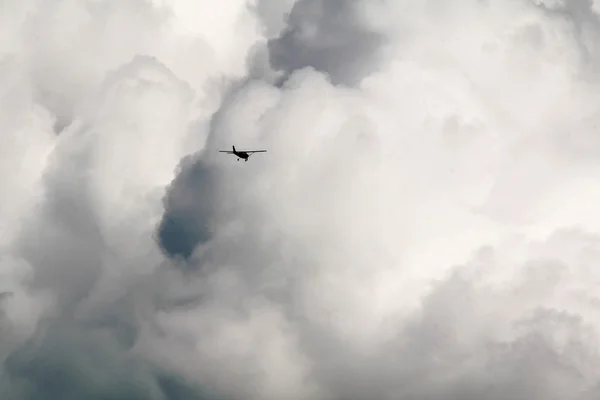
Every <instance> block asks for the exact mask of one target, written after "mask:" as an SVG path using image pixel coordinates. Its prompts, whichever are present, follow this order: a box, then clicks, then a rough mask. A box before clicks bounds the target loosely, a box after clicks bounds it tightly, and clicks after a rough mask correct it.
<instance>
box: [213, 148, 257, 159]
mask: <svg viewBox="0 0 600 400" xmlns="http://www.w3.org/2000/svg"><path fill="white" fill-rule="evenodd" d="M231 147H232V148H233V151H229V150H219V153H227V154H233V155H235V156H237V157H238V159H237V160H238V161H240V158H243V159H244V160H245V161H248V158H250V156H251V155H252V154H254V153H266V152H267V151H266V150H236V149H235V146H231Z"/></svg>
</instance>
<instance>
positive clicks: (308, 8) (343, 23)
mask: <svg viewBox="0 0 600 400" xmlns="http://www.w3.org/2000/svg"><path fill="white" fill-rule="evenodd" d="M360 5H361V1H355V0H352V1H346V0H328V1H325V0H300V1H296V2H295V3H294V6H293V7H292V9H291V11H290V13H289V15H287V18H286V22H287V24H286V26H285V28H284V29H283V30H282V32H281V33H280V34H279V35H278V36H277V37H275V38H272V39H269V41H268V44H267V46H268V49H269V61H270V64H271V66H272V68H274V69H275V70H280V71H283V72H284V73H285V74H286V75H289V74H291V73H293V72H294V71H295V70H298V69H301V68H304V67H312V68H314V69H316V70H318V71H321V72H323V73H325V74H327V75H328V76H329V77H330V79H331V81H332V82H333V83H334V84H346V85H351V84H355V83H357V82H358V81H359V80H360V79H361V78H362V77H364V76H366V75H367V74H368V73H369V72H371V71H372V69H373V68H374V67H375V66H376V65H377V62H378V58H377V57H378V56H379V55H380V54H379V52H380V51H381V47H382V46H383V45H384V44H385V41H386V37H385V36H384V35H383V34H382V33H381V32H378V31H376V30H375V29H374V28H373V27H370V26H369V25H368V24H367V20H366V18H365V17H364V16H363V15H362V14H361V8H360Z"/></svg>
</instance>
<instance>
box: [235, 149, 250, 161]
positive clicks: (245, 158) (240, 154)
mask: <svg viewBox="0 0 600 400" xmlns="http://www.w3.org/2000/svg"><path fill="white" fill-rule="evenodd" d="M233 154H234V155H236V156H238V157H239V158H243V159H244V160H248V157H249V155H248V153H245V152H243V151H236V152H234V153H233Z"/></svg>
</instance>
